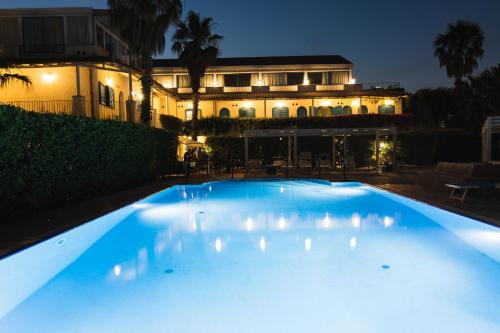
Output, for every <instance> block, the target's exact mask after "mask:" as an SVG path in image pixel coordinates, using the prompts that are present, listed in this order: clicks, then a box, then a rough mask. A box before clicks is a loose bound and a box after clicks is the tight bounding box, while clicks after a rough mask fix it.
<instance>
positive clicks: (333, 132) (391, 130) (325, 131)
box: [244, 127, 397, 172]
mask: <svg viewBox="0 0 500 333" xmlns="http://www.w3.org/2000/svg"><path fill="white" fill-rule="evenodd" d="M362 135H374V136H375V142H376V144H375V147H376V152H375V158H376V162H377V166H378V165H379V162H380V137H381V136H392V140H393V143H394V147H396V136H397V130H396V127H388V128H387V127H386V128H321V129H267V130H247V131H245V133H244V137H245V168H246V171H247V172H248V145H249V141H250V138H269V137H286V138H287V140H288V164H289V165H291V166H292V165H293V167H295V168H297V167H298V166H299V164H298V158H297V157H298V138H299V137H319V136H322V137H325V136H326V137H331V138H332V142H333V149H332V157H333V158H334V159H335V149H336V147H335V138H336V137H337V136H341V137H343V138H344V161H345V160H346V158H347V138H348V137H349V136H362ZM292 138H293V156H294V159H293V161H292ZM392 160H393V166H394V170H396V149H393V156H392ZM292 162H293V164H292ZM333 167H334V168H335V163H333Z"/></svg>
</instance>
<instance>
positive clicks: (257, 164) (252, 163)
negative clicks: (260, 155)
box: [248, 159, 262, 173]
mask: <svg viewBox="0 0 500 333" xmlns="http://www.w3.org/2000/svg"><path fill="white" fill-rule="evenodd" d="M252 170H257V171H259V172H260V171H262V160H259V159H249V160H248V172H249V173H250V172H251V171H252Z"/></svg>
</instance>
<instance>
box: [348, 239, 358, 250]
mask: <svg viewBox="0 0 500 333" xmlns="http://www.w3.org/2000/svg"><path fill="white" fill-rule="evenodd" d="M357 245H358V240H357V239H356V237H351V239H350V240H349V246H350V247H351V248H352V249H354V248H356V246H357Z"/></svg>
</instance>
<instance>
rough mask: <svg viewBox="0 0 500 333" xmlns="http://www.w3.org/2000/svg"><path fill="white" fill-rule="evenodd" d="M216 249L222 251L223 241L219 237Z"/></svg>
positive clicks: (216, 241)
mask: <svg viewBox="0 0 500 333" xmlns="http://www.w3.org/2000/svg"><path fill="white" fill-rule="evenodd" d="M215 251H217V252H221V251H222V241H221V240H220V238H219V237H217V239H216V240H215Z"/></svg>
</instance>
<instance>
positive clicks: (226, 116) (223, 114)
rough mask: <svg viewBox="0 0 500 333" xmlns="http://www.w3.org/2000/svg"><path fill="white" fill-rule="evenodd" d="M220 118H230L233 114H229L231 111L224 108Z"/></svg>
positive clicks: (221, 110)
mask: <svg viewBox="0 0 500 333" xmlns="http://www.w3.org/2000/svg"><path fill="white" fill-rule="evenodd" d="M219 117H221V118H230V117H231V114H230V113H229V109H227V108H222V109H220V111H219Z"/></svg>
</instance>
